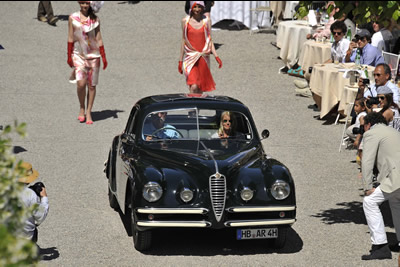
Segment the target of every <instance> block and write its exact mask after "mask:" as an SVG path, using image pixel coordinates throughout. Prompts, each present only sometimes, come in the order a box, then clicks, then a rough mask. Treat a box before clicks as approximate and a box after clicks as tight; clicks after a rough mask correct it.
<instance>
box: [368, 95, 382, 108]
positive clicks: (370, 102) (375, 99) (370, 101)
mask: <svg viewBox="0 0 400 267" xmlns="http://www.w3.org/2000/svg"><path fill="white" fill-rule="evenodd" d="M365 104H366V105H367V107H368V108H371V107H372V105H378V104H379V98H378V97H370V98H369V99H367V101H365Z"/></svg>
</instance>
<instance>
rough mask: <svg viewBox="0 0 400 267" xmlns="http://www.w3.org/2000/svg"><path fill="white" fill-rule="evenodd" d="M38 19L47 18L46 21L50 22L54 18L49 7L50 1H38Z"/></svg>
mask: <svg viewBox="0 0 400 267" xmlns="http://www.w3.org/2000/svg"><path fill="white" fill-rule="evenodd" d="M37 16H38V18H39V17H47V19H48V20H51V19H52V18H53V17H54V14H53V8H52V7H51V2H50V1H40V2H39V7H38V14H37Z"/></svg>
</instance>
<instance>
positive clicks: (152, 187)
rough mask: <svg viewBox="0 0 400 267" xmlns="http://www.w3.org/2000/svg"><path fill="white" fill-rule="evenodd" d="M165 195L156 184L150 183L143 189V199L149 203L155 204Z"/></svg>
mask: <svg viewBox="0 0 400 267" xmlns="http://www.w3.org/2000/svg"><path fill="white" fill-rule="evenodd" d="M162 194H163V191H162V188H161V186H160V185H159V184H158V183H156V182H148V183H147V184H145V185H144V187H143V197H144V199H146V200H147V201H148V202H155V201H157V200H159V199H160V198H161V196H162Z"/></svg>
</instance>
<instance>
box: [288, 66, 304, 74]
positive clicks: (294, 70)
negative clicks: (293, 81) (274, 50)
mask: <svg viewBox="0 0 400 267" xmlns="http://www.w3.org/2000/svg"><path fill="white" fill-rule="evenodd" d="M300 70H301V67H297V68H296V69H293V68H291V69H290V70H288V72H287V73H288V74H289V75H292V76H296V75H293V74H294V73H295V72H299V71H300Z"/></svg>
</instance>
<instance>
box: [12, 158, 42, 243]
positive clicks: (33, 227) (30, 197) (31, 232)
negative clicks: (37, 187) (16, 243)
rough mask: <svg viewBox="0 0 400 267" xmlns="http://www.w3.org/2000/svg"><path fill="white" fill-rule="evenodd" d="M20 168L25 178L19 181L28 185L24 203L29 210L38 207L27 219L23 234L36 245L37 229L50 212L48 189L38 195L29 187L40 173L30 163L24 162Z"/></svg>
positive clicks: (25, 190)
mask: <svg viewBox="0 0 400 267" xmlns="http://www.w3.org/2000/svg"><path fill="white" fill-rule="evenodd" d="M20 167H21V168H22V169H23V170H24V176H23V177H20V178H19V179H18V181H19V182H21V183H24V184H25V185H26V186H25V188H24V190H23V191H22V194H21V198H22V202H23V203H24V205H25V206H26V207H27V208H30V207H32V206H33V205H36V204H37V205H38V207H37V208H36V209H35V210H34V211H33V213H32V215H31V217H29V218H27V219H26V221H25V225H24V229H23V233H24V236H25V237H26V238H28V239H30V240H32V241H33V242H35V243H36V242H37V240H38V230H37V227H38V226H39V225H40V224H41V223H42V222H43V221H44V220H45V219H46V217H47V213H48V212H49V200H48V198H47V193H46V188H44V187H42V189H41V191H40V192H38V193H39V195H37V194H36V192H35V191H33V190H32V189H31V188H29V187H28V185H29V184H30V183H32V182H34V181H35V180H36V179H37V177H38V176H39V173H38V172H37V171H36V170H34V169H32V165H31V164H30V163H28V162H23V163H22V164H21V165H20Z"/></svg>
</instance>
